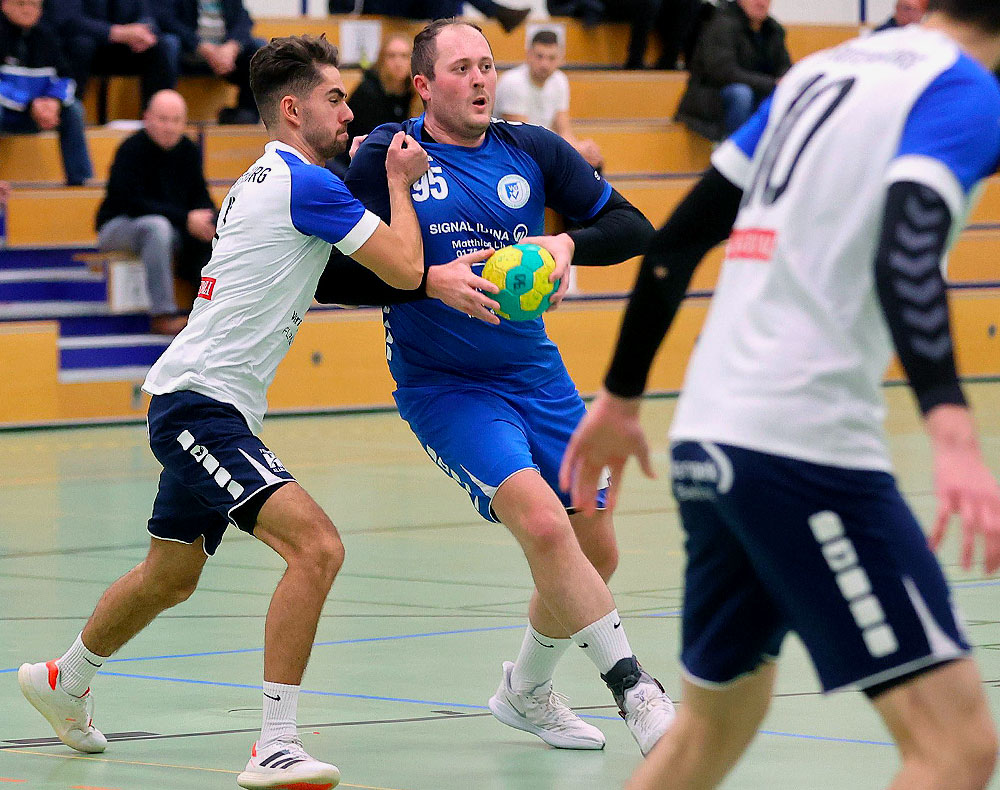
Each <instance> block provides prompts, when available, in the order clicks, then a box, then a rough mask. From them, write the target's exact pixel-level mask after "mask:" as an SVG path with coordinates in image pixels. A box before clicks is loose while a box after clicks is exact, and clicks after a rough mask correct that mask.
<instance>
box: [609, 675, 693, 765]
mask: <svg viewBox="0 0 1000 790" xmlns="http://www.w3.org/2000/svg"><path fill="white" fill-rule="evenodd" d="M601 677H602V678H603V679H604V681H605V682H606V683H607V684H608V688H610V689H611V693H612V694H614V697H615V702H617V703H618V715H619V716H621V717H622V718H623V719H625V725H626V726H627V727H628V729H629V732H631V733H632V737H633V738H635V742H636V743H637V744H639V751H641V752H642V754H643V756H644V757H645V756H646V755H647V754H649V753H650V751H652V749H653V747H654V746H655V745H656V742H657V741H658V740H660V738H661V737H663V734H664V733H665V732H666V731H667V730H669V729H670V727H671V725H672V724H673V723H674V719H676V718H677V711H676V710H674V703H673V702H672V701H671V699H670V697H668V696H667V694H666V692H665V691H664V690H663V686H661V685H660V681H658V680H657V679H656V678H654V677H652V676H651V675H650V674H649V673H648V672H646V670H644V669H643V668H642V667H641V666H639V662H638V661H636V660H635V657H634V656H633V657H632V658H623V659H622V660H621V661H619V662H618V663H617V664H616V665H615V666H614V667H613V668H612V670H611V671H610V672H609V673H608V674H607V675H602V676H601ZM609 677H614V678H615V680H611V681H609V680H608V678H609Z"/></svg>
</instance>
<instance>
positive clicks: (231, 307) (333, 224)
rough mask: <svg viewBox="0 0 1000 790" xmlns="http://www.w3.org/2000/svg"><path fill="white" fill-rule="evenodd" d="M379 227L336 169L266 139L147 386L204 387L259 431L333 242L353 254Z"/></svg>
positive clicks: (151, 389)
mask: <svg viewBox="0 0 1000 790" xmlns="http://www.w3.org/2000/svg"><path fill="white" fill-rule="evenodd" d="M378 225H379V219H378V217H376V216H375V215H374V214H372V213H371V212H369V211H367V210H365V208H364V206H362V205H361V203H360V202H358V201H357V200H355V199H354V197H353V196H352V195H351V193H350V192H349V191H348V189H347V187H345V186H344V184H343V182H342V181H341V180H340V179H339V178H337V177H336V176H334V175H333V174H332V173H331V172H330V171H328V170H326V169H325V168H322V167H319V166H317V165H313V164H310V163H309V162H308V161H307V160H306V159H305V157H303V156H302V154H300V153H299V152H298V151H296V150H295V149H294V148H292V147H291V146H288V145H285V144H284V143H279V142H271V143H268V144H267V146H266V147H265V149H264V155H263V156H262V157H261V158H260V159H258V160H257V161H256V162H255V163H254V164H253V165H252V166H251V167H250V169H249V170H247V172H246V173H244V174H243V175H242V176H241V177H240V179H239V180H238V181H237V182H236V183H235V184H234V185H233V188H232V189H230V190H229V194H228V195H227V196H226V199H225V201H224V203H223V205H222V212H221V213H220V215H219V221H218V225H217V234H216V242H215V247H214V249H213V251H212V259H211V260H210V261H209V262H208V264H207V265H206V266H205V269H204V271H203V272H202V274H203V276H202V280H201V288H200V289H199V292H198V297H197V298H196V299H195V306H194V309H193V310H192V311H191V317H190V319H189V321H188V324H187V326H186V327H185V328H184V330H183V331H182V332H181V333H180V334H179V335H178V336H177V337H176V338H175V339H174V341H173V343H171V344H170V347H169V348H168V349H167V350H166V351H165V352H164V353H163V356H161V357H160V358H159V360H157V362H156V364H155V365H153V367H152V369H151V370H150V371H149V375H148V376H147V377H146V382H145V384H143V389H144V390H145V391H146V392H148V393H150V394H151V395H162V394H164V393H167V392H176V391H178V390H191V391H194V392H198V393H201V394H202V395H206V396H207V397H209V398H214V399H215V400H218V401H222V402H223V403H228V404H230V405H232V406H235V407H236V408H237V409H238V410H239V411H240V413H241V414H242V415H243V416H244V417H245V418H246V420H247V424H248V425H249V426H250V428H251V430H253V431H254V432H255V433H256V432H257V431H259V430H260V426H261V421H262V420H263V418H264V413H265V412H266V411H267V389H268V387H270V385H271V382H272V381H273V380H274V374H275V372H276V371H277V369H278V364H279V363H280V362H281V360H282V359H284V356H285V354H286V353H287V351H288V348H289V346H291V344H292V340H294V339H295V335H296V333H297V332H298V329H299V325H300V324H301V323H302V318H303V316H305V314H306V310H308V309H309V305H310V304H311V303H312V300H313V295H314V293H315V292H316V284H317V283H318V282H319V278H320V275H321V274H322V273H323V269H324V267H325V266H326V263H327V261H328V259H329V257H330V252H331V249H332V247H334V246H336V247H337V249H338V250H340V251H341V252H342V253H344V254H345V255H351V254H352V253H354V252H355V251H356V250H357V249H358V248H359V247H361V245H363V244H364V243H365V242H366V241H367V240H368V239H369V238H371V235H372V234H373V233H374V232H375V230H376V229H377V228H378Z"/></svg>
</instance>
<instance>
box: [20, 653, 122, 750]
mask: <svg viewBox="0 0 1000 790" xmlns="http://www.w3.org/2000/svg"><path fill="white" fill-rule="evenodd" d="M17 682H18V685H20V686H21V693H22V694H24V697H25V699H27V700H28V702H30V703H31V704H32V705H33V706H34V708H35V710H37V711H38V712H39V713H41V714H42V715H43V716H44V717H45V718H46V719H47V720H48V722H49V724H51V725H52V729H54V730H55V731H56V735H58V736H59V740H60V741H62V742H63V743H65V744H66V745H67V746H69V747H70V748H72V749H76V750H77V751H78V752H86V753H88V754H97V753H99V752H103V751H104V750H105V749H106V748H107V747H108V739H107V738H105V737H104V734H103V733H102V732H101V731H100V730H98V729H97V728H96V727H94V698H93V696H91V694H90V689H87V693H86V694H84V695H83V696H82V697H74V696H73V695H72V694H68V693H67V692H65V691H63V689H62V686H60V685H59V667H58V666H56V662H55V661H48V662H45V663H39V664H21V668H20V669H19V670H17Z"/></svg>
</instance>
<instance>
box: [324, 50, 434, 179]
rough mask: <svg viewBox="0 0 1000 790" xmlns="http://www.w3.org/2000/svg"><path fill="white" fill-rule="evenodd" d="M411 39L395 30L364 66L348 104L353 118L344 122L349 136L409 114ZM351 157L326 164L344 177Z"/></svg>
mask: <svg viewBox="0 0 1000 790" xmlns="http://www.w3.org/2000/svg"><path fill="white" fill-rule="evenodd" d="M412 54H413V40H412V39H411V38H410V36H408V35H404V34H402V33H394V34H392V35H390V36H388V37H387V38H386V39H385V41H383V42H382V46H381V47H380V48H379V51H378V57H377V58H376V59H375V65H374V66H373V67H372V68H371V69H367V70H366V71H365V73H364V76H363V77H362V78H361V82H360V83H358V87H356V88H355V89H354V90H353V91H351V97H350V105H351V111H352V112H353V113H354V120H353V121H351V122H350V123H349V124H348V125H347V133H348V134H349V135H350V136H351V137H352V138H354V137H363V136H364V135H366V134H368V133H369V132H370V131H371V130H372V129H375V128H376V127H378V126H381V125H382V124H384V123H402V122H403V121H405V120H406V119H407V118H409V117H410V116H411V111H412V110H413V109H414V108H413V101H414V98H415V97H416V94H415V93H414V91H413V82H412V80H411V79H410V55H412ZM350 164H351V158H350V156H349V155H348V153H347V151H344V152H343V153H342V154H339V155H338V156H337V158H336V159H334V160H332V161H331V162H329V163H328V164H327V166H328V167H329V168H330V169H331V170H332V171H333V172H334V173H336V174H337V175H338V176H340V177H341V178H343V176H344V174H345V173H347V167H348V165H350Z"/></svg>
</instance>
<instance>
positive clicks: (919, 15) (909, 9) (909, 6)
mask: <svg viewBox="0 0 1000 790" xmlns="http://www.w3.org/2000/svg"><path fill="white" fill-rule="evenodd" d="M926 13H927V0H896V10H895V12H894V13H893V15H892V16H891V17H889V18H888V19H887V20H886V21H885V22H883V23H882V24H881V25H879V26H878V27H877V28H875V31H874V32H876V33H881V32H882V31H883V30H892V29H893V28H894V27H906V26H907V25H913V24H916V23H917V22H919V21H920V20H921V19H923V18H924V14H926Z"/></svg>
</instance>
